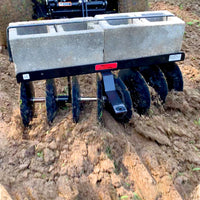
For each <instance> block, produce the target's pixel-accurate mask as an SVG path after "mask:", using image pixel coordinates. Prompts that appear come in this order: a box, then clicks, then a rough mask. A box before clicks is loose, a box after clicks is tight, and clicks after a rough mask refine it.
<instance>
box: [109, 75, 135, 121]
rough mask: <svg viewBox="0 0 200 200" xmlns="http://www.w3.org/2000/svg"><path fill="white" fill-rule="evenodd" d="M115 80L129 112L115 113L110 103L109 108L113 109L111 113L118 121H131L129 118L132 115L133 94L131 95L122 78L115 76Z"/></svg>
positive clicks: (117, 89) (118, 91)
mask: <svg viewBox="0 0 200 200" xmlns="http://www.w3.org/2000/svg"><path fill="white" fill-rule="evenodd" d="M114 82H115V87H116V91H117V93H118V95H119V97H120V99H121V101H122V103H123V104H124V105H125V107H126V109H127V112H126V113H123V114H115V112H114V110H113V109H112V106H111V104H110V103H108V110H109V111H111V114H112V115H113V117H114V118H115V119H116V120H117V121H119V122H121V123H127V122H129V120H130V119H131V117H132V100H131V96H130V93H129V91H128V89H127V87H126V86H125V84H124V83H123V81H122V80H121V79H120V78H116V77H115V78H114Z"/></svg>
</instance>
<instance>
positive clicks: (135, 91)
mask: <svg viewBox="0 0 200 200" xmlns="http://www.w3.org/2000/svg"><path fill="white" fill-rule="evenodd" d="M114 83H115V88H116V91H117V93H118V95H119V97H120V99H121V101H122V103H123V104H124V105H125V107H126V109H127V112H126V113H123V114H115V112H114V110H113V109H112V106H111V103H110V102H109V101H108V100H107V98H106V93H105V91H104V84H103V81H102V78H101V77H100V76H99V75H98V74H97V118H98V120H99V121H101V119H102V112H103V108H105V109H107V110H108V111H109V112H111V114H112V115H113V117H114V118H115V119H116V120H118V121H120V122H122V123H126V122H128V121H129V120H130V118H131V117H132V110H134V111H136V112H137V113H139V114H140V115H142V114H145V113H147V111H148V110H149V108H150V104H151V96H150V92H149V87H148V85H149V86H151V87H153V88H154V90H155V91H156V92H157V94H158V95H159V97H160V100H161V102H163V103H164V102H165V99H166V96H167V94H168V91H170V90H172V89H173V90H176V91H182V90H183V78H182V74H181V71H180V69H179V67H178V65H177V64H176V63H168V64H162V65H159V66H158V65H154V66H147V67H138V68H134V69H124V70H120V71H119V73H118V76H115V75H114ZM71 91H72V99H71V103H72V113H73V121H74V122H76V123H77V122H78V120H79V115H80V104H81V100H80V99H81V98H80V87H79V84H78V80H77V78H76V76H73V77H72V90H71ZM20 92H21V93H20V110H21V117H22V121H23V124H24V125H25V126H28V125H29V122H30V121H31V120H32V117H33V113H34V102H33V101H31V100H30V99H33V98H34V89H33V85H32V82H22V83H21V91H20ZM56 95H57V94H56V87H55V83H54V80H53V79H48V80H46V99H45V101H46V110H47V120H48V122H52V121H53V119H54V118H55V116H56V112H57V110H58V107H59V105H60V104H59V102H58V101H56V97H57V96H56Z"/></svg>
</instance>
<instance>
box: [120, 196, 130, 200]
mask: <svg viewBox="0 0 200 200" xmlns="http://www.w3.org/2000/svg"><path fill="white" fill-rule="evenodd" d="M128 198H129V197H128V196H126V195H125V196H121V197H120V199H128Z"/></svg>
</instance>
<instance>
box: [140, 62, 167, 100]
mask: <svg viewBox="0 0 200 200" xmlns="http://www.w3.org/2000/svg"><path fill="white" fill-rule="evenodd" d="M139 72H140V73H141V74H142V76H143V77H144V78H145V80H146V82H147V83H148V84H149V85H150V86H151V87H153V88H154V89H155V91H156V92H157V93H158V95H159V96H160V99H161V100H162V102H163V103H164V102H165V99H166V97H167V94H168V86H167V81H166V79H165V76H164V74H163V72H162V71H161V70H160V69H159V68H158V67H157V66H155V65H154V66H147V67H140V68H139Z"/></svg>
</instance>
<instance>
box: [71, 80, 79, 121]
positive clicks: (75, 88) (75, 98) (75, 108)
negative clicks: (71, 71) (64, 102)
mask: <svg viewBox="0 0 200 200" xmlns="http://www.w3.org/2000/svg"><path fill="white" fill-rule="evenodd" d="M79 98H80V87H79V84H78V80H77V78H76V76H73V78H72V114H73V121H74V122H75V123H77V122H78V120H79V115H80V100H79Z"/></svg>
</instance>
